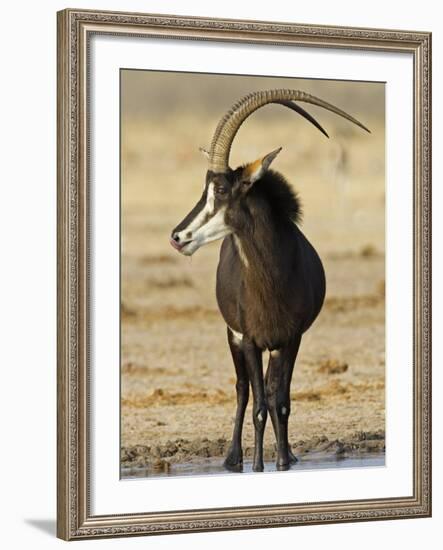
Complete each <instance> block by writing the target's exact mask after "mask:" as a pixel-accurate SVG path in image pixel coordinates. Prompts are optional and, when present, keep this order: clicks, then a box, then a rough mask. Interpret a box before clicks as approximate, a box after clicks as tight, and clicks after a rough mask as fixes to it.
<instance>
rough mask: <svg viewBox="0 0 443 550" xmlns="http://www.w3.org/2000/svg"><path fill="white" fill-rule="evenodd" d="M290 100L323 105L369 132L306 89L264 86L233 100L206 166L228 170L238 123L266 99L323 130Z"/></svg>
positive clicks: (220, 123)
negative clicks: (281, 88) (265, 89)
mask: <svg viewBox="0 0 443 550" xmlns="http://www.w3.org/2000/svg"><path fill="white" fill-rule="evenodd" d="M293 101H303V102H305V103H311V104H312V105H317V106H318V107H323V109H327V110H328V111H331V112H333V113H335V114H336V115H339V116H341V117H343V118H345V119H346V120H349V121H350V122H353V123H354V124H356V125H357V126H360V128H362V129H363V130H366V132H369V133H370V130H368V128H366V126H364V125H363V124H362V123H361V122H359V121H358V120H357V119H355V118H354V117H352V116H351V115H348V113H345V112H344V111H342V110H341V109H339V108H338V107H335V106H334V105H331V104H330V103H327V102H326V101H323V100H322V99H319V98H318V97H315V96H313V95H310V94H307V93H306V92H302V91H300V90H267V91H263V92H252V93H250V94H248V95H246V96H245V97H243V98H242V99H240V100H239V101H237V103H235V104H234V105H233V106H232V107H231V109H229V111H228V112H227V113H226V114H225V115H224V117H223V118H222V119H221V120H220V122H219V123H218V125H217V128H216V130H215V133H214V136H213V138H212V142H211V148H210V151H209V170H212V171H213V172H218V173H223V172H227V171H228V169H229V153H230V151H231V146H232V142H233V141H234V138H235V136H236V134H237V132H238V130H239V128H240V126H241V125H242V124H243V122H244V121H245V120H246V119H247V118H248V116H249V115H251V114H252V113H253V112H254V111H256V110H257V109H260V107H264V106H265V105H268V104H269V103H279V104H281V105H284V106H285V107H289V108H291V109H293V110H294V111H296V112H298V113H299V114H300V115H302V116H304V117H305V118H306V119H307V120H309V121H310V122H311V123H312V124H314V125H315V126H316V127H317V128H318V129H319V130H320V131H321V132H323V133H324V134H326V132H325V131H324V130H323V128H322V127H321V126H320V124H318V122H317V121H316V120H315V119H314V118H313V117H312V116H311V115H309V114H308V113H307V112H306V111H304V110H303V109H302V108H301V107H298V106H297V105H296V104H294V103H292V102H293ZM326 135H327V134H326Z"/></svg>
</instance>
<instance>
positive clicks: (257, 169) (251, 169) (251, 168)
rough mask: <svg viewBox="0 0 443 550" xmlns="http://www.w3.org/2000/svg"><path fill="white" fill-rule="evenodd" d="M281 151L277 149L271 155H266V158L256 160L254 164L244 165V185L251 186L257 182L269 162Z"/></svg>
mask: <svg viewBox="0 0 443 550" xmlns="http://www.w3.org/2000/svg"><path fill="white" fill-rule="evenodd" d="M281 150H282V148H281V147H279V148H278V149H276V150H275V151H272V153H269V154H267V155H266V156H264V157H262V158H260V159H258V160H256V161H255V162H251V163H250V164H246V165H245V166H244V168H243V174H242V179H243V181H244V182H245V183H246V184H252V183H255V182H256V181H257V180H259V179H260V178H261V177H262V176H263V174H264V173H265V172H266V171H267V170H268V168H269V166H270V165H271V162H272V161H273V160H274V159H275V157H276V156H277V155H278V154H279V153H280V151H281Z"/></svg>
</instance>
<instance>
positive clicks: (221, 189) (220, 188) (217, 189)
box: [215, 186, 227, 195]
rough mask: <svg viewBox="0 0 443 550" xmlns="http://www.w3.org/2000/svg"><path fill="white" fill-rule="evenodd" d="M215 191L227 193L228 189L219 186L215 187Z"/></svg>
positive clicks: (222, 193) (219, 193) (221, 193)
mask: <svg viewBox="0 0 443 550" xmlns="http://www.w3.org/2000/svg"><path fill="white" fill-rule="evenodd" d="M215 192H216V193H217V195H225V194H226V193H227V189H226V187H223V186H217V187H216V188H215Z"/></svg>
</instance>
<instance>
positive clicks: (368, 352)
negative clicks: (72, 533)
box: [121, 74, 385, 469]
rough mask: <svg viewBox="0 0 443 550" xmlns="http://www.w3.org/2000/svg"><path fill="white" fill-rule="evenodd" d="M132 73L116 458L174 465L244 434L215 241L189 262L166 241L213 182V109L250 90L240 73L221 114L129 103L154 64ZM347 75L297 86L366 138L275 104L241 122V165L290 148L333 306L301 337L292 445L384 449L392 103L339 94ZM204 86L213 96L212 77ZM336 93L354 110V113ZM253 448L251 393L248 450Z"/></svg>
mask: <svg viewBox="0 0 443 550" xmlns="http://www.w3.org/2000/svg"><path fill="white" fill-rule="evenodd" d="M136 76H137V78H138V79H139V80H136V79H135V80H131V75H129V74H128V75H127V81H125V80H124V81H123V87H122V90H123V93H124V94H125V90H126V94H127V95H129V96H130V97H129V99H128V97H125V95H124V103H123V107H124V109H123V119H122V263H121V265H122V279H121V281H122V287H121V296H122V305H121V307H122V333H121V334H122V340H121V351H122V353H121V357H122V362H121V376H122V393H121V414H122V423H121V458H122V466H124V467H128V466H134V465H139V466H148V467H149V466H154V465H155V464H157V466H158V464H159V463H160V464H161V468H163V467H164V468H166V469H169V468H170V467H171V466H170V465H172V467H173V464H174V463H175V462H180V461H184V460H191V459H195V458H196V457H211V456H222V455H223V453H224V452H225V451H226V449H227V446H228V444H229V440H230V437H231V432H232V428H233V420H234V413H235V405H236V397H235V376H234V368H233V364H232V361H231V358H230V354H229V349H228V346H227V342H226V327H225V325H224V323H223V320H222V318H221V316H220V314H219V312H218V310H217V305H216V300H215V291H214V289H215V270H216V265H217V260H218V254H219V248H220V242H215V243H211V244H210V245H208V246H206V247H204V248H202V249H200V250H199V251H198V252H197V253H196V254H195V255H194V256H193V257H192V258H187V257H183V256H180V255H179V254H178V253H177V252H176V251H174V250H173V249H172V248H171V247H170V245H169V243H168V238H169V234H170V231H171V229H172V228H173V227H174V226H175V225H176V224H177V223H178V222H179V221H180V220H181V219H182V217H183V216H184V215H185V214H186V213H187V212H188V211H189V210H190V208H191V207H192V206H193V205H194V204H195V202H196V201H197V199H198V198H199V196H200V194H201V191H202V188H203V183H204V175H205V170H206V161H205V159H204V157H203V156H201V155H200V154H199V152H198V147H199V146H200V145H202V146H206V145H207V144H208V141H209V140H210V138H211V133H212V131H213V130H214V128H215V125H216V123H217V121H218V118H219V117H220V116H221V115H222V114H223V112H224V110H225V109H227V108H228V107H229V106H230V104H231V103H232V102H233V101H235V100H236V99H237V98H238V97H240V96H241V95H243V93H247V92H248V91H250V89H251V85H252V84H250V83H245V84H244V88H245V89H244V92H243V91H241V90H240V88H241V85H240V84H238V83H237V84H236V85H237V88H239V92H241V93H240V94H239V96H238V95H235V94H233V93H231V91H230V90H229V89H227V91H226V93H225V94H224V95H223V94H222V95H221V96H220V94H219V96H220V97H219V96H217V101H215V100H214V101H213V105H212V104H211V105H210V106H209V107H211V108H209V107H208V106H207V105H206V104H204V105H205V108H202V109H201V110H199V108H198V105H199V103H198V101H194V103H193V104H192V105H193V108H192V109H183V112H182V111H180V110H178V109H174V110H173V111H171V112H168V110H167V109H166V108H164V106H163V104H161V101H160V100H158V101H159V105H160V107H158V109H157V111H156V112H150V111H149V109H147V108H146V109H147V110H146V109H145V110H143V109H142V108H140V109H137V108H135V107H134V104H135V103H137V101H141V100H140V97H139V96H140V86H142V85H143V82H144V83H145V85H146V86H148V85H149V83H150V82H151V83H152V81H150V80H149V74H148V75H145V79H146V80H144V81H142V80H140V79H141V78H142V77H141V76H140V75H136ZM200 76H201V75H200ZM203 76H204V75H203ZM225 78H227V77H225ZM154 84H155V85H156V86H157V87H160V86H161V85H165V84H164V83H163V84H162V82H161V81H160V80H157V81H155V80H154ZM154 84H152V86H154ZM253 84H254V86H256V87H257V88H258V89H259V88H261V89H264V88H265V87H271V86H273V85H275V84H274V83H272V84H271V86H266V83H265V85H264V84H263V82H258V81H254V83H253ZM339 84H341V85H342V86H345V84H343V83H332V84H331V85H329V86H328V83H322V82H318V83H314V84H312V83H311V84H310V83H309V82H307V83H305V85H304V86H303V83H302V84H300V83H297V86H294V87H297V88H302V89H307V90H308V91H311V89H310V88H309V86H311V88H313V93H314V92H315V93H316V95H318V96H319V97H322V98H323V99H327V100H330V101H331V102H333V103H335V104H337V105H338V106H341V107H343V108H345V110H348V111H349V112H350V113H351V114H353V115H355V116H357V118H360V119H361V120H362V122H364V123H365V124H367V125H368V126H369V127H370V128H371V131H372V134H371V135H368V134H365V133H364V132H362V131H360V130H359V129H358V128H357V127H353V126H352V125H350V124H349V123H347V122H342V121H341V120H339V119H337V117H334V116H333V115H330V114H328V113H326V112H325V111H322V110H320V109H318V108H312V109H309V110H310V112H312V114H314V115H315V116H317V117H318V119H319V120H320V121H321V122H322V123H323V124H324V125H325V127H326V129H327V130H328V131H329V133H330V136H331V139H330V140H326V139H325V138H324V137H323V136H322V135H321V134H320V133H319V132H318V131H317V130H315V129H314V128H311V127H310V126H309V125H308V124H307V122H305V121H303V120H302V119H301V118H300V117H297V115H295V114H293V113H291V112H289V111H288V112H287V113H286V112H281V111H280V110H281V109H282V108H281V107H272V108H267V109H269V112H268V113H265V114H261V113H260V112H258V113H256V114H255V115H253V117H251V119H250V120H248V122H247V123H246V124H245V125H244V126H243V127H242V128H241V130H240V132H239V134H238V138H237V140H236V142H235V144H234V148H233V152H232V159H231V164H232V165H234V166H235V165H237V164H239V163H242V162H246V161H251V160H254V159H255V158H256V157H258V156H260V155H262V154H264V153H267V152H269V151H271V150H272V149H275V148H276V147H278V146H280V145H282V146H283V151H282V153H281V154H280V156H279V157H278V158H277V160H276V161H275V163H274V167H275V169H276V170H279V171H281V172H282V173H283V174H285V175H286V176H287V178H288V179H289V180H290V182H291V183H292V185H294V187H295V188H296V189H297V190H298V192H299V194H300V196H301V199H302V202H303V210H304V221H303V224H302V229H303V231H304V232H305V234H306V235H307V237H308V238H309V240H310V241H311V242H312V243H313V244H314V246H315V247H316V248H317V250H318V251H319V253H320V255H321V257H322V259H323V262H324V266H325V271H326V277H327V297H326V301H325V305H324V307H323V310H322V312H321V314H320V316H319V318H318V319H317V321H316V322H315V324H314V325H313V327H312V328H311V329H310V330H309V331H308V333H307V334H306V335H305V336H304V338H303V340H302V345H301V349H300V352H299V356H298V360H297V364H296V368H295V371H294V377H293V382H292V392H291V398H292V414H291V419H290V430H289V438H290V442H291V444H292V446H293V448H294V450H295V452H296V454H297V453H298V454H300V453H306V452H310V451H313V450H323V451H325V450H326V451H327V450H328V449H329V450H330V451H331V452H334V453H343V452H346V453H352V452H361V451H365V452H367V451H374V450H375V451H381V450H383V448H384V428H385V354H384V352H385V301H384V272H385V261H384V123H383V110H382V107H381V106H380V105H383V102H382V100H381V99H380V97H381V95H380V91H379V90H376V91H377V94H375V96H374V97H376V99H377V101H376V100H375V99H374V100H373V102H372V103H371V98H372V96H371V94H370V93H369V92H368V91H367V89H366V88H364V85H362V84H358V83H356V84H354V88H353V91H352V93H350V92H349V90H348V89H347V88H346V90H345V91H344V92H343V93H342V95H341V94H340V86H339ZM125 85H126V86H127V88H125ZM211 85H212V84H211ZM308 85H309V86H308ZM322 85H323V88H322ZM350 85H351V84H346V86H348V87H349V86H350ZM302 86H303V87H302ZM359 86H360V88H358V87H359ZM285 87H289V86H287V85H285ZM154 88H155V86H154ZM218 88H219V86H218ZM218 88H217V89H218ZM237 88H236V90H237ZM168 89H169V88H168ZM199 89H200V90H203V91H202V92H201V94H203V93H204V92H205V93H208V94H209V92H208V91H207V90H208V89H209V91H210V86H209V85H208V86H206V88H205V87H204V86H203V85H202V86H201V88H199ZM343 89H344V88H343ZM134 90H135V91H136V92H137V93H138V94H139V96H137V93H135V92H134ZM359 90H363V91H362V92H361V94H359ZM132 92H133V95H132V96H131V93H132ZM345 92H346V94H345ZM363 92H364V93H363ZM147 93H148V92H147ZM151 93H152V90H151ZM177 93H178V92H177ZM374 93H375V92H374ZM343 94H344V95H343ZM184 95H185V97H187V96H186V94H184ZM331 95H332V96H333V97H332V99H331ZM131 97H133V98H134V99H133V101H134V102H135V103H134V102H133V103H131V101H130V99H131ZM143 97H144V96H143ZM156 97H157V96H156ZM341 97H345V98H350V99H349V103H350V105H351V106H350V107H348V108H347V109H346V107H347V103H346V102H345V103H343V100H342V101H340V98H341ZM359 97H363V99H364V101H363V100H362V103H363V105H360V104H359V100H358V99H359ZM137 98H138V99H137ZM151 99H152V98H151ZM154 99H155V98H154ZM202 103H203V102H202ZM151 104H152V101H151ZM125 105H126V108H125ZM351 107H352V108H351ZM271 109H275V110H274V111H272V113H271ZM279 109H280V110H279ZM264 110H265V109H263V111H264ZM277 110H279V112H278V114H277ZM265 365H266V357H265ZM250 401H251V400H250ZM273 445H274V439H273V434H272V430H271V426H270V424H269V425H268V427H267V430H266V437H265V449H266V456H268V457H272V456H273V452H274V451H273V449H274V447H273ZM252 447H253V431H252V421H251V403H250V404H249V405H248V411H247V414H246V421H245V429H244V448H245V449H246V457H248V456H250V454H251V452H252Z"/></svg>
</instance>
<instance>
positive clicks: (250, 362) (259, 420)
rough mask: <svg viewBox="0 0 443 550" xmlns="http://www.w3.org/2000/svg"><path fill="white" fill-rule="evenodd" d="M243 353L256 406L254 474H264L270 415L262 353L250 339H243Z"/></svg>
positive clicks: (254, 417)
mask: <svg viewBox="0 0 443 550" xmlns="http://www.w3.org/2000/svg"><path fill="white" fill-rule="evenodd" d="M243 353H244V355H245V359H246V368H247V370H248V375H249V380H250V382H251V387H252V395H253V398H254V405H253V408H252V420H253V423H254V428H255V447H254V462H253V464H252V469H253V471H254V472H263V470H264V463H263V434H264V431H265V426H266V418H267V415H268V412H267V407H266V399H265V386H264V381H263V363H262V352H261V350H260V349H259V348H258V347H257V346H256V345H255V343H254V342H253V341H252V340H251V339H250V338H248V337H246V336H244V337H243Z"/></svg>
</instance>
